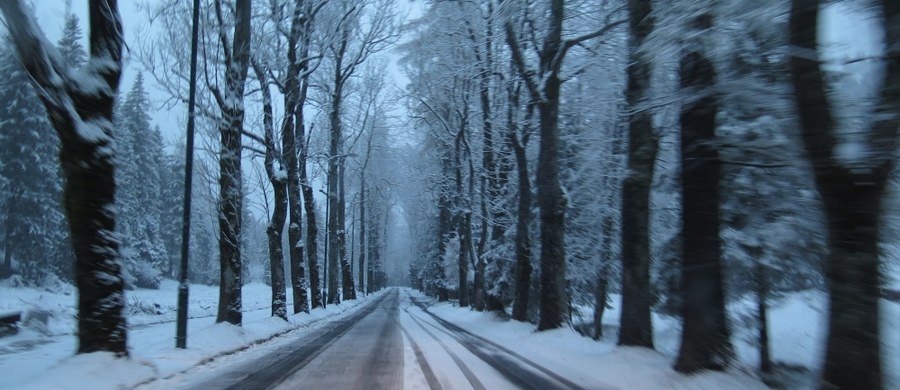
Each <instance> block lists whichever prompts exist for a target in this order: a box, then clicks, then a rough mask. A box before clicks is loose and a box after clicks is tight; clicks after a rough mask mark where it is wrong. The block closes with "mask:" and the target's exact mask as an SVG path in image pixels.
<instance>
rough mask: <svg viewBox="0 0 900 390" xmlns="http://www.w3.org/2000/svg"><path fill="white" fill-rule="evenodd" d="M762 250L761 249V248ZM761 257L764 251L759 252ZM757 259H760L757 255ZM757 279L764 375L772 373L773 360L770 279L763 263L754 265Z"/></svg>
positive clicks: (760, 362)
mask: <svg viewBox="0 0 900 390" xmlns="http://www.w3.org/2000/svg"><path fill="white" fill-rule="evenodd" d="M760 249H761V248H760ZM757 251H758V254H759V255H761V254H762V253H761V252H762V251H761V250H757ZM757 259H759V257H758V255H757ZM754 267H755V270H754V271H755V272H754V277H755V278H756V283H755V284H756V313H757V315H758V318H759V370H760V371H761V372H763V373H768V372H770V371H772V359H771V354H770V353H769V319H768V317H769V316H768V308H767V305H768V300H769V279H768V275H766V273H767V272H766V266H765V265H764V264H762V262H761V261H757V262H756V264H755V265H754Z"/></svg>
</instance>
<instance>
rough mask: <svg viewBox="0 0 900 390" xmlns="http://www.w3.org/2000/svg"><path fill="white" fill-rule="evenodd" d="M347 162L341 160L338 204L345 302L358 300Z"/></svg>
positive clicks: (342, 284) (339, 252) (342, 286)
mask: <svg viewBox="0 0 900 390" xmlns="http://www.w3.org/2000/svg"><path fill="white" fill-rule="evenodd" d="M345 165H346V161H345V160H344V159H343V158H341V165H340V167H339V171H338V172H339V173H338V194H339V200H338V203H339V204H340V205H341V207H340V208H339V209H338V218H339V219H340V221H339V223H338V229H340V230H338V241H340V246H338V248H339V251H338V254H339V256H340V258H341V288H342V290H341V292H342V294H341V295H342V296H343V299H344V300H348V299H356V287H355V286H354V285H353V269H352V268H351V267H350V265H351V260H350V256H348V255H347V199H346V191H345V187H344V166H345Z"/></svg>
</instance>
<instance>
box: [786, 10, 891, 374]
mask: <svg viewBox="0 0 900 390" xmlns="http://www.w3.org/2000/svg"><path fill="white" fill-rule="evenodd" d="M877 4H878V6H879V8H880V9H881V11H882V12H883V16H884V23H885V24H884V26H885V31H886V42H888V44H892V43H896V42H898V40H900V3H898V2H896V1H879V2H878V3H877ZM818 12H819V2H818V1H816V0H794V1H793V2H792V9H791V15H790V23H789V24H790V33H791V46H792V47H793V48H796V50H802V51H803V52H802V53H803V55H794V56H792V57H791V58H790V64H791V74H792V77H793V83H794V94H795V98H796V101H797V108H798V111H799V114H800V123H801V128H802V131H801V135H802V138H803V142H804V146H805V149H806V152H807V154H808V156H809V159H810V162H811V163H812V167H813V174H814V178H815V182H816V187H817V189H818V191H819V195H820V196H821V197H822V201H823V204H824V209H825V217H826V221H827V225H826V226H827V228H828V247H829V250H830V251H829V252H830V253H829V254H828V257H827V259H826V266H825V277H826V280H827V282H828V289H829V303H830V305H829V314H828V325H829V326H828V329H829V331H828V337H827V346H826V354H825V367H824V369H823V373H824V378H823V384H822V385H823V387H829V388H831V387H834V388H840V389H851V388H853V389H855V388H861V389H862V388H864V389H880V388H882V387H883V378H882V362H881V345H880V338H879V318H880V313H879V304H878V297H879V283H880V269H879V263H880V260H879V257H878V240H879V227H880V222H881V221H880V219H881V218H880V217H881V213H882V212H883V208H884V204H883V201H884V192H885V187H886V185H887V180H888V178H889V176H890V172H891V171H892V169H893V165H894V158H893V154H894V153H895V148H896V139H897V129H898V124H900V119H898V116H897V107H900V51H898V50H897V49H896V47H889V49H888V50H889V51H888V53H887V57H888V58H887V61H886V62H887V74H886V78H885V81H884V85H883V89H882V91H881V92H882V93H881V99H880V101H879V102H878V104H877V105H876V112H875V115H873V117H874V118H875V120H874V124H873V126H872V128H871V129H870V131H869V132H868V134H867V135H866V136H867V138H866V140H865V141H866V145H865V146H866V148H867V151H868V152H869V155H868V156H867V157H866V159H865V161H862V162H860V163H859V166H849V165H850V164H846V163H842V162H840V161H837V160H836V159H835V148H836V147H838V146H839V145H840V141H839V139H838V136H837V134H836V132H837V128H836V124H835V121H834V119H833V115H832V111H831V108H830V104H829V102H828V97H827V93H826V84H825V79H824V75H823V72H822V69H821V68H820V64H819V58H818V55H817V53H816V47H817V43H816V37H817V32H816V27H817V26H818Z"/></svg>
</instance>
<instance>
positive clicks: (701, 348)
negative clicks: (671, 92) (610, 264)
mask: <svg viewBox="0 0 900 390" xmlns="http://www.w3.org/2000/svg"><path fill="white" fill-rule="evenodd" d="M709 18H710V17H709V16H701V17H700V18H699V21H698V22H697V23H698V24H699V25H700V26H701V27H703V28H711V27H712V22H711V20H709ZM715 83H716V73H715V68H714V67H713V64H712V62H711V61H710V60H709V59H708V58H706V57H705V56H704V55H702V54H700V53H698V52H689V53H685V54H684V56H683V57H682V59H681V88H682V90H688V89H696V91H694V92H695V93H700V94H705V96H704V97H703V98H701V99H699V100H697V101H695V102H692V103H689V104H685V105H684V107H683V108H682V111H681V170H682V173H681V183H682V201H683V202H684V207H683V209H682V232H683V234H682V237H684V245H683V256H682V271H681V272H682V284H681V285H682V289H683V291H684V306H683V310H684V311H683V319H684V326H683V331H682V337H681V349H680V350H679V352H678V359H677V361H676V362H675V370H677V371H680V372H685V373H691V372H696V371H698V370H702V369H712V370H721V369H723V368H724V367H725V364H726V363H727V361H728V359H729V358H730V356H729V355H730V350H731V348H730V340H729V334H728V326H727V323H726V318H725V297H724V292H723V287H722V270H721V263H720V259H721V257H722V249H721V240H720V238H719V204H720V203H719V180H720V178H721V162H720V161H719V152H718V149H716V146H715V145H714V141H715V136H716V113H717V112H718V102H717V99H716V97H715V96H713V95H709V94H710V93H711V92H710V91H709V90H708V89H710V88H712V87H713V86H714V85H715Z"/></svg>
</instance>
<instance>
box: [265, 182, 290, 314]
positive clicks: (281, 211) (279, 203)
mask: <svg viewBox="0 0 900 390" xmlns="http://www.w3.org/2000/svg"><path fill="white" fill-rule="evenodd" d="M272 189H273V192H274V193H273V196H274V198H275V207H274V209H273V210H272V220H271V221H270V222H269V226H267V227H266V235H267V236H268V239H269V269H270V272H271V275H272V278H271V279H272V316H273V317H279V318H281V319H284V320H287V297H286V294H285V286H284V250H283V249H282V247H281V246H282V244H283V242H282V235H281V232H282V231H283V230H284V222H285V220H286V219H287V207H288V202H287V193H286V192H287V186H286V185H285V183H284V182H283V181H274V182H272Z"/></svg>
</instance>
